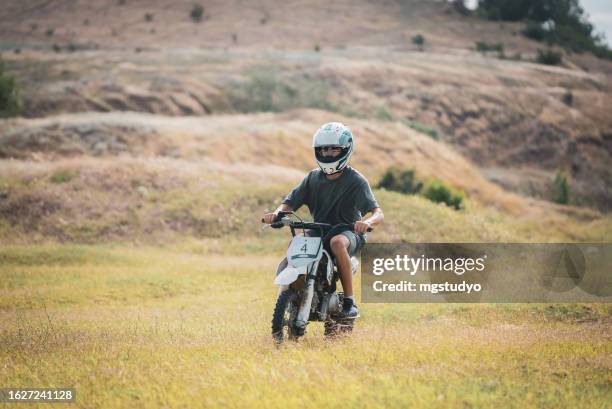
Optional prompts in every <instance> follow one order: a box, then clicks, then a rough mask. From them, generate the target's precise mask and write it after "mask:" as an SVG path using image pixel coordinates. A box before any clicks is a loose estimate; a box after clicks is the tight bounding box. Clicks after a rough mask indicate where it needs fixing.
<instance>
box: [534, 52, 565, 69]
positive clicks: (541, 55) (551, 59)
mask: <svg viewBox="0 0 612 409" xmlns="http://www.w3.org/2000/svg"><path fill="white" fill-rule="evenodd" d="M536 61H537V62H538V63H540V64H546V65H559V64H561V61H562V57H561V53H559V52H556V51H553V50H538V55H537V57H536Z"/></svg>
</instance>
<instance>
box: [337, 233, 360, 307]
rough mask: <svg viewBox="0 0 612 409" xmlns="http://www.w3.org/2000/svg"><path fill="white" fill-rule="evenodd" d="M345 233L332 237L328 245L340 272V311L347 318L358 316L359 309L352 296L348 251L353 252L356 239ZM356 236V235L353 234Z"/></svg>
mask: <svg viewBox="0 0 612 409" xmlns="http://www.w3.org/2000/svg"><path fill="white" fill-rule="evenodd" d="M349 237H351V236H348V237H347V235H345V234H338V235H336V236H334V237H332V239H331V241H330V247H331V249H332V252H333V253H334V256H335V257H336V265H337V266H338V270H339V272H340V282H341V283H342V289H343V291H344V303H343V306H342V312H343V314H344V315H345V317H347V318H357V317H359V309H358V308H357V306H356V305H355V298H354V296H353V272H352V268H351V258H350V255H349V252H351V253H354V252H355V251H356V250H357V244H358V243H357V241H356V240H352V237H351V239H349ZM355 238H356V236H355Z"/></svg>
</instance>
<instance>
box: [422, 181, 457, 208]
mask: <svg viewBox="0 0 612 409" xmlns="http://www.w3.org/2000/svg"><path fill="white" fill-rule="evenodd" d="M423 196H425V197H426V198H428V199H429V200H431V201H432V202H436V203H445V204H446V205H447V206H449V207H452V208H454V209H455V210H460V209H461V204H462V202H463V196H461V194H459V193H455V192H453V191H452V189H451V188H449V187H448V186H446V185H445V184H444V182H441V181H438V180H436V181H433V182H431V183H429V184H428V185H427V187H426V188H425V192H423Z"/></svg>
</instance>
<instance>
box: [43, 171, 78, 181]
mask: <svg viewBox="0 0 612 409" xmlns="http://www.w3.org/2000/svg"><path fill="white" fill-rule="evenodd" d="M75 176H76V175H75V174H74V173H73V172H71V171H69V170H65V169H60V170H58V171H56V172H55V173H53V174H52V175H51V176H50V177H49V181H50V182H51V183H66V182H70V181H71V180H72V179H73V178H74V177H75Z"/></svg>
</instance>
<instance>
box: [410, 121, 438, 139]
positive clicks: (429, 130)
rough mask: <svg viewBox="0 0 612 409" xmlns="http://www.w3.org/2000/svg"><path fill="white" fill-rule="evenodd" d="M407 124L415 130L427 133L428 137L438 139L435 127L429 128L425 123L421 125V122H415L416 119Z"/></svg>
mask: <svg viewBox="0 0 612 409" xmlns="http://www.w3.org/2000/svg"><path fill="white" fill-rule="evenodd" d="M408 126H409V127H410V128H412V129H414V130H415V131H417V132H420V133H423V134H425V135H428V136H429V137H431V138H432V139H435V140H436V141H437V140H438V139H440V133H439V132H438V130H437V129H436V128H430V127H428V126H427V125H423V124H422V123H420V122H416V121H414V122H409V123H408Z"/></svg>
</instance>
